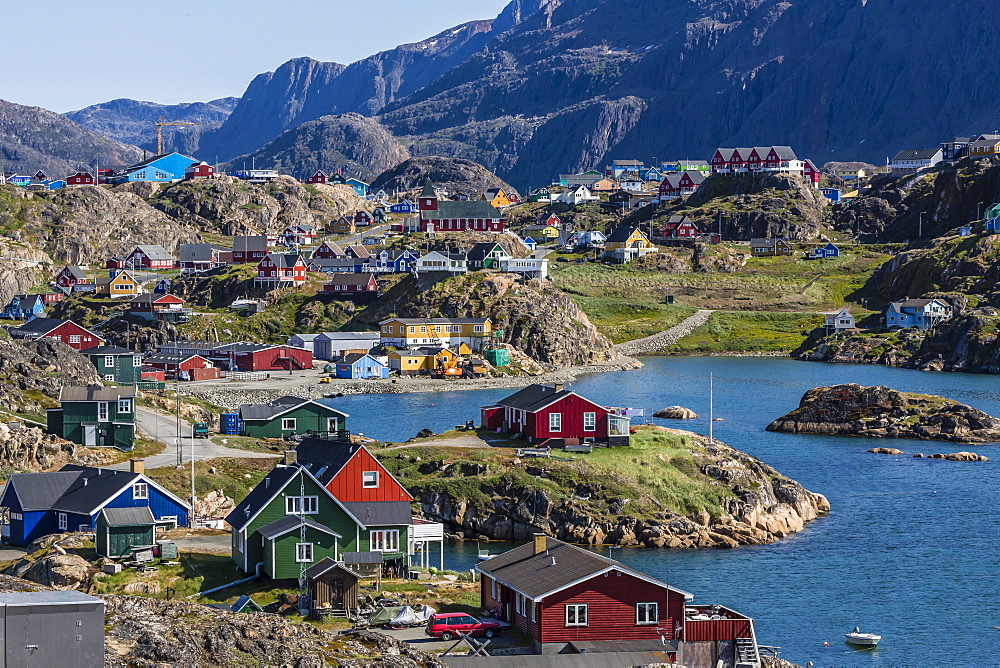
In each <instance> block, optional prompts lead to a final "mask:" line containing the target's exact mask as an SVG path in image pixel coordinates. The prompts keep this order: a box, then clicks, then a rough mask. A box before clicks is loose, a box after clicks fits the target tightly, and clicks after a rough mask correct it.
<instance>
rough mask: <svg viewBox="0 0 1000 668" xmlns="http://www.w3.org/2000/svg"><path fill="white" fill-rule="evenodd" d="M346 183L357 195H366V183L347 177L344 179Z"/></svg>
mask: <svg viewBox="0 0 1000 668" xmlns="http://www.w3.org/2000/svg"><path fill="white" fill-rule="evenodd" d="M344 183H346V184H347V185H349V186H351V187H352V188H354V192H356V193H357V194H358V197H368V184H367V183H365V182H364V181H362V180H361V179H354V178H351V179H347V180H346V181H344Z"/></svg>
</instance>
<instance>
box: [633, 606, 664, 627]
mask: <svg viewBox="0 0 1000 668" xmlns="http://www.w3.org/2000/svg"><path fill="white" fill-rule="evenodd" d="M659 611H660V604H659V603H636V604H635V623H636V624H656V623H657V622H658V621H660V614H659Z"/></svg>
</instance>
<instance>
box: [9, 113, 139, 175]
mask: <svg viewBox="0 0 1000 668" xmlns="http://www.w3.org/2000/svg"><path fill="white" fill-rule="evenodd" d="M141 159H142V151H141V150H140V149H138V148H136V147H135V146H128V145H126V144H122V143H120V142H117V141H115V140H113V139H109V138H107V137H105V136H103V135H100V134H98V133H96V132H93V131H91V130H87V129H86V128H84V127H82V126H80V125H78V124H76V123H74V122H73V121H71V120H69V119H68V118H66V117H65V116H62V115H60V114H57V113H55V112H52V111H48V110H46V109H42V108H41V107H26V106H23V105H20V104H14V103H13V102H6V101H4V100H0V171H5V172H8V173H10V172H17V173H20V174H28V175H31V174H34V173H35V172H36V171H37V170H39V169H41V170H42V171H44V172H46V173H47V174H48V175H49V176H51V177H53V178H55V177H62V176H65V175H66V174H71V173H73V172H75V171H77V170H78V169H80V168H81V167H84V166H90V167H92V166H93V164H94V162H95V160H99V161H100V164H101V166H108V167H120V166H124V165H130V164H132V163H134V162H138V161H139V160H141Z"/></svg>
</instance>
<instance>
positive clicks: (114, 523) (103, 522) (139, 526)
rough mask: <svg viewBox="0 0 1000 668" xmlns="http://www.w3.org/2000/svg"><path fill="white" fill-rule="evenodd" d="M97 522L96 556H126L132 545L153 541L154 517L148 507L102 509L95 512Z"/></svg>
mask: <svg viewBox="0 0 1000 668" xmlns="http://www.w3.org/2000/svg"><path fill="white" fill-rule="evenodd" d="M96 524H97V527H96V529H95V531H94V534H95V541H94V542H95V547H96V548H97V556H99V557H112V558H116V559H117V558H119V557H125V556H129V555H131V554H132V548H133V547H143V546H148V545H153V544H154V543H155V542H156V541H155V538H154V535H155V532H156V519H155V518H154V517H153V513H152V511H150V509H149V506H141V507H137V508H105V509H104V510H102V511H101V512H100V513H99V514H98V515H97V522H96Z"/></svg>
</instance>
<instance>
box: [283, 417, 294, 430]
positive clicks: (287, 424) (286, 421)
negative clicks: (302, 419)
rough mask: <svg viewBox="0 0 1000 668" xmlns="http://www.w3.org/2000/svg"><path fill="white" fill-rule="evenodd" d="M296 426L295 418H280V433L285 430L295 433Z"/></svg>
mask: <svg viewBox="0 0 1000 668" xmlns="http://www.w3.org/2000/svg"><path fill="white" fill-rule="evenodd" d="M297 424H298V420H297V418H281V431H285V430H286V429H290V430H292V431H295V429H297V427H296V425H297Z"/></svg>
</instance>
